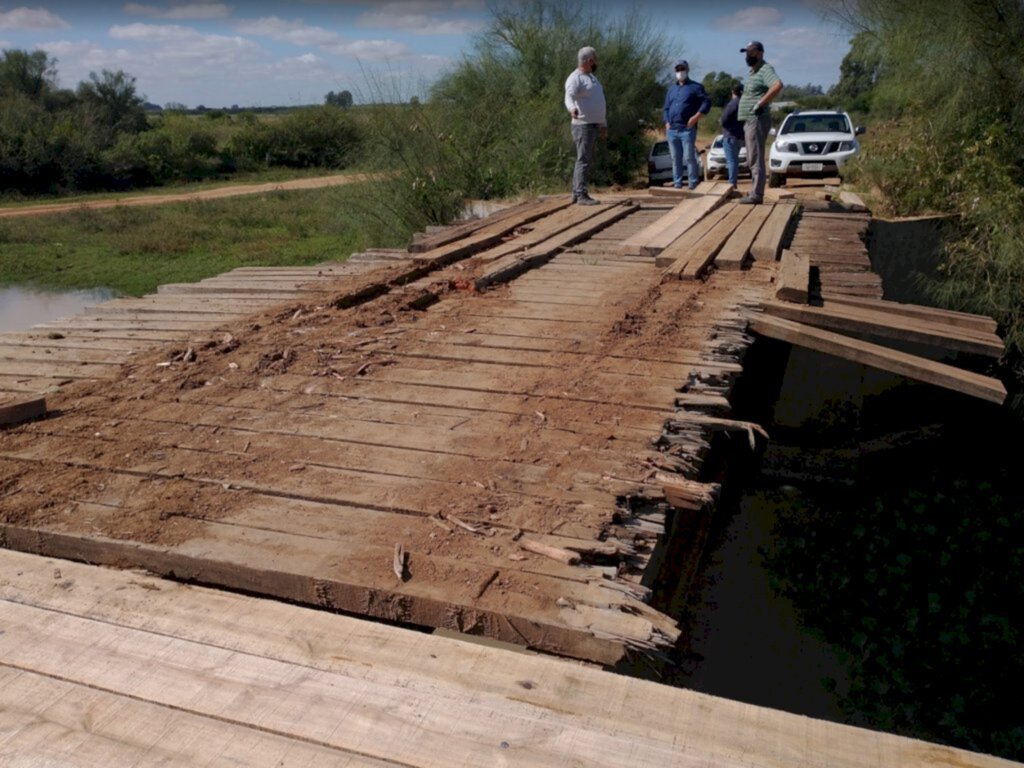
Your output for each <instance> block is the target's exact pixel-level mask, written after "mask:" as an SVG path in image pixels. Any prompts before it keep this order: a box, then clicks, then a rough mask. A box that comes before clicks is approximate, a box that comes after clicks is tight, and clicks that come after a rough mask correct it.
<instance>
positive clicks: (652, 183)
mask: <svg viewBox="0 0 1024 768" xmlns="http://www.w3.org/2000/svg"><path fill="white" fill-rule="evenodd" d="M647 186H648V187H660V186H661V182H660V181H655V180H654V177H653V176H648V177H647Z"/></svg>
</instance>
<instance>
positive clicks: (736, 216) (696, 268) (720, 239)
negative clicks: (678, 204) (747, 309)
mask: <svg viewBox="0 0 1024 768" xmlns="http://www.w3.org/2000/svg"><path fill="white" fill-rule="evenodd" d="M751 210H753V206H748V205H737V206H735V207H734V208H733V209H732V210H731V211H729V213H728V214H727V215H726V216H725V217H724V218H723V219H722V220H721V221H719V222H718V223H717V224H716V225H715V226H714V227H713V228H712V229H711V230H710V231H709V232H708V233H707V234H706V235H705V236H704V237H702V238H701V240H700V242H699V243H697V245H696V247H695V248H694V249H693V250H692V251H691V252H690V253H689V254H688V255H687V256H686V257H685V261H684V259H683V258H682V257H680V258H679V259H677V260H676V261H675V263H674V264H673V265H672V266H671V267H668V268H666V270H665V272H664V273H663V274H664V275H665V276H666V277H673V276H675V277H678V278H679V279H680V280H696V279H697V278H699V277H701V276H703V275H704V273H705V272H706V271H707V269H708V267H709V266H711V262H713V261H714V260H715V256H717V255H718V252H719V251H720V250H721V249H722V246H723V245H725V243H726V241H727V240H728V239H729V237H730V236H731V235H732V233H733V232H735V231H736V228H737V227H739V226H741V225H742V224H743V221H744V220H745V219H746V218H747V216H749V215H750V212H751ZM663 279H664V278H663Z"/></svg>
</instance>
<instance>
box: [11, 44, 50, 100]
mask: <svg viewBox="0 0 1024 768" xmlns="http://www.w3.org/2000/svg"><path fill="white" fill-rule="evenodd" d="M56 78H57V69H56V62H55V61H54V60H53V59H51V58H50V57H49V56H48V55H47V54H46V53H45V52H44V51H33V52H32V53H29V52H28V51H19V50H17V49H8V50H5V51H4V52H3V55H2V56H0V96H2V97H3V98H10V97H12V96H13V95H14V94H21V95H22V96H27V97H28V98H29V99H32V100H33V101H37V102H39V101H42V99H43V98H44V97H45V96H46V95H47V94H48V93H50V92H52V91H54V90H56Z"/></svg>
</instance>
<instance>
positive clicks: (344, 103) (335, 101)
mask: <svg viewBox="0 0 1024 768" xmlns="http://www.w3.org/2000/svg"><path fill="white" fill-rule="evenodd" d="M324 104H327V105H328V106H334V107H341V108H342V109H348V108H349V107H351V106H352V94H351V93H350V92H349V91H340V92H338V93H335V92H334V91H329V92H328V93H327V95H326V96H325V97H324Z"/></svg>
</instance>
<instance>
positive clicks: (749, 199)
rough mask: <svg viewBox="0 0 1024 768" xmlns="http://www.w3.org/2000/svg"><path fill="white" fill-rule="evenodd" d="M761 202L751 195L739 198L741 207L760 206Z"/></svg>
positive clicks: (758, 198)
mask: <svg viewBox="0 0 1024 768" xmlns="http://www.w3.org/2000/svg"><path fill="white" fill-rule="evenodd" d="M761 202H762V201H761V198H760V197H754V196H753V195H746V196H744V197H741V198H740V204H741V205H760V204H761Z"/></svg>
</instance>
